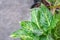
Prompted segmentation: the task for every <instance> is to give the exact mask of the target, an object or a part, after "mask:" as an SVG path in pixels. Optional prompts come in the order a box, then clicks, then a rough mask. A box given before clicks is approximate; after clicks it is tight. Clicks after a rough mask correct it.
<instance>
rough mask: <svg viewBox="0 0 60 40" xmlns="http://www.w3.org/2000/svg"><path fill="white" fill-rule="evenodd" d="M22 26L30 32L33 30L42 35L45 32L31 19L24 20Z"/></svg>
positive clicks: (34, 32)
mask: <svg viewBox="0 0 60 40" xmlns="http://www.w3.org/2000/svg"><path fill="white" fill-rule="evenodd" d="M21 26H22V28H23V29H25V30H27V31H28V32H29V31H30V32H32V33H33V34H35V35H37V36H40V35H42V34H43V31H42V30H40V29H39V28H38V26H37V25H36V24H35V23H33V22H30V21H22V22H21Z"/></svg>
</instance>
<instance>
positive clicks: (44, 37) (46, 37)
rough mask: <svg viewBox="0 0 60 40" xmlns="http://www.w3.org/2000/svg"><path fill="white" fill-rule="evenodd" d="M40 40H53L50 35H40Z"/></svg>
mask: <svg viewBox="0 0 60 40" xmlns="http://www.w3.org/2000/svg"><path fill="white" fill-rule="evenodd" d="M40 40H54V39H53V38H52V37H51V35H42V36H40Z"/></svg>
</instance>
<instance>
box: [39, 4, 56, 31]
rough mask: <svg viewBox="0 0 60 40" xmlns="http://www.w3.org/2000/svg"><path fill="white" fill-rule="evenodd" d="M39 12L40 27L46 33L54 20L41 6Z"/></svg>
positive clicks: (43, 6) (44, 7)
mask: <svg viewBox="0 0 60 40" xmlns="http://www.w3.org/2000/svg"><path fill="white" fill-rule="evenodd" d="M39 12H40V25H41V26H42V28H43V29H44V31H47V30H48V29H49V28H51V22H52V21H54V20H55V19H53V15H52V13H51V12H50V11H49V10H48V9H47V7H46V6H45V5H43V4H42V5H41V7H40V11H39ZM53 26H54V25H53Z"/></svg>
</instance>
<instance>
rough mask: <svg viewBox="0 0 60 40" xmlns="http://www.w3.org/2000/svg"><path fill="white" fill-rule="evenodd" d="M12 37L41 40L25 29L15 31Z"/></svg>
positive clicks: (23, 39) (24, 39)
mask: <svg viewBox="0 0 60 40" xmlns="http://www.w3.org/2000/svg"><path fill="white" fill-rule="evenodd" d="M10 37H13V38H21V39H22V40H39V37H38V36H35V35H34V34H33V33H31V32H27V31H26V30H23V29H20V30H17V31H15V32H14V33H13V34H12V35H11V36H10Z"/></svg>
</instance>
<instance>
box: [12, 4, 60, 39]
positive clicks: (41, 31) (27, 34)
mask: <svg viewBox="0 0 60 40" xmlns="http://www.w3.org/2000/svg"><path fill="white" fill-rule="evenodd" d="M57 23H58V19H57V18H56V16H55V15H52V13H51V12H50V11H49V9H48V8H47V7H46V6H45V5H43V4H41V6H40V8H33V9H32V12H31V20H30V21H22V22H21V23H20V25H21V27H22V28H21V29H19V30H17V31H15V32H14V33H13V34H12V35H11V37H13V38H20V39H21V40H55V37H56V35H55V34H57V33H56V32H55V31H54V29H55V28H56V24H57ZM59 36H60V35H59Z"/></svg>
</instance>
